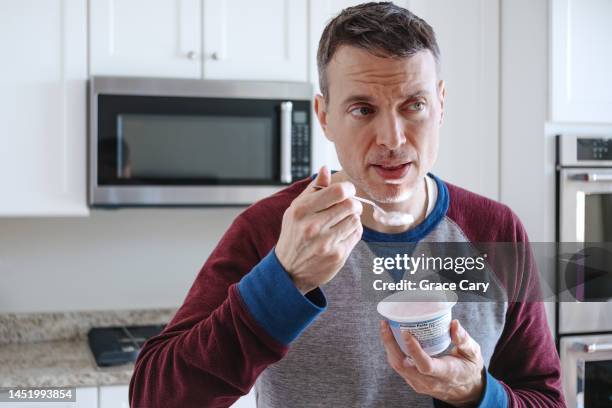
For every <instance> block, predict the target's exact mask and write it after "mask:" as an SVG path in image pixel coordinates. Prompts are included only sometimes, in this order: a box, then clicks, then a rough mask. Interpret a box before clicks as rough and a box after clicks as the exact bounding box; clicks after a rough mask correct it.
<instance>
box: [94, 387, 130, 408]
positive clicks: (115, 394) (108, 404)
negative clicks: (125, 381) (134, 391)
mask: <svg viewBox="0 0 612 408" xmlns="http://www.w3.org/2000/svg"><path fill="white" fill-rule="evenodd" d="M128 393H129V386H127V385H104V386H101V387H100V390H99V404H98V408H130V401H129V399H128Z"/></svg>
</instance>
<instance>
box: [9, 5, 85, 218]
mask: <svg viewBox="0 0 612 408" xmlns="http://www.w3.org/2000/svg"><path fill="white" fill-rule="evenodd" d="M86 3H87V0H63V1H61V0H48V1H43V2H41V1H38V0H21V1H17V0H15V1H2V2H0V50H1V52H2V56H3V58H2V76H1V77H0V89H2V92H1V93H0V123H2V132H1V139H2V148H0V186H2V192H1V193H0V216H49V215H62V216H64V215H67V216H72V215H87V214H88V209H87V201H86V174H87V169H86V156H85V150H86V143H85V141H86V137H85V136H86V134H87V132H86V125H85V124H86V105H87V103H86V81H87V43H86V38H87V4H86Z"/></svg>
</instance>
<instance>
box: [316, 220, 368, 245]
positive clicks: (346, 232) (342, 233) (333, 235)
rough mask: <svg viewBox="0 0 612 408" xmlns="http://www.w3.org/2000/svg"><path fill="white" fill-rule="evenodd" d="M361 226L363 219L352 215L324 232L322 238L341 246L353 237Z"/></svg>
mask: <svg viewBox="0 0 612 408" xmlns="http://www.w3.org/2000/svg"><path fill="white" fill-rule="evenodd" d="M360 226H361V218H360V217H359V216H358V215H356V214H350V215H348V216H347V217H345V218H344V219H343V220H342V221H340V222H339V223H338V224H336V225H334V226H333V227H331V228H330V229H329V230H327V231H323V234H322V236H323V239H329V240H330V241H332V242H334V244H339V243H340V242H342V241H344V240H345V239H347V238H348V237H349V236H351V234H352V233H353V232H355V230H357V229H358V228H360Z"/></svg>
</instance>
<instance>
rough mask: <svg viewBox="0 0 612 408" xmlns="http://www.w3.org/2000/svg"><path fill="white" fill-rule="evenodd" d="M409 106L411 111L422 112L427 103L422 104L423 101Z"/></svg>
mask: <svg viewBox="0 0 612 408" xmlns="http://www.w3.org/2000/svg"><path fill="white" fill-rule="evenodd" d="M409 106H410V110H413V111H417V112H420V111H422V110H424V109H425V102H422V101H421V102H415V103H411V104H410V105H409Z"/></svg>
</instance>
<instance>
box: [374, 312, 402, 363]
mask: <svg viewBox="0 0 612 408" xmlns="http://www.w3.org/2000/svg"><path fill="white" fill-rule="evenodd" d="M380 338H381V339H382V342H383V345H384V346H385V351H386V352H387V360H388V361H389V364H390V365H391V367H393V368H394V369H396V370H399V369H401V367H402V364H403V361H404V359H405V358H406V354H404V352H403V351H402V349H401V348H400V346H399V345H398V344H397V341H395V337H393V332H392V331H391V327H390V326H389V322H387V321H386V320H382V321H381V322H380Z"/></svg>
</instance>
